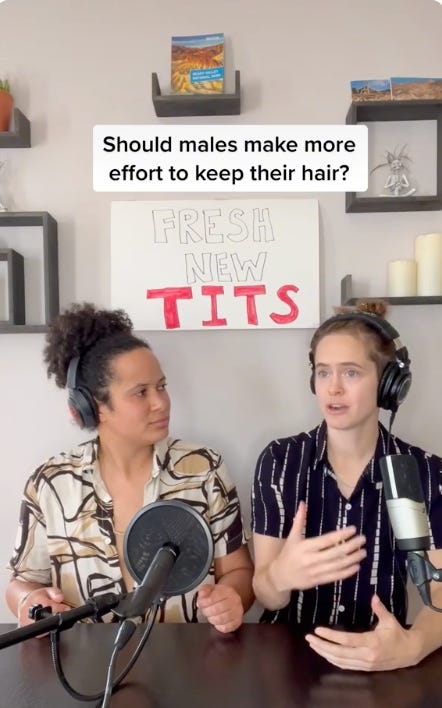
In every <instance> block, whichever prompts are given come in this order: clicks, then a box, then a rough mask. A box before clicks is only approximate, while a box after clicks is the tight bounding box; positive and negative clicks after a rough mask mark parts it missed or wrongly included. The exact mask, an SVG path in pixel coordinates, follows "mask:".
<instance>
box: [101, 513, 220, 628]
mask: <svg viewBox="0 0 442 708" xmlns="http://www.w3.org/2000/svg"><path fill="white" fill-rule="evenodd" d="M123 551H124V560H125V563H126V566H127V568H128V570H129V572H130V574H131V575H132V577H133V578H134V580H135V581H136V582H137V583H138V587H137V588H136V589H135V591H134V592H132V593H130V594H129V595H126V596H125V597H124V598H123V599H122V601H121V602H120V603H119V604H118V605H117V607H116V608H115V609H114V610H113V612H114V614H116V615H117V616H118V617H120V618H125V617H138V616H143V615H145V614H146V612H147V610H148V609H149V608H150V607H151V606H152V605H154V604H157V603H158V602H160V601H161V600H163V599H165V598H167V597H172V596H173V595H181V594H185V593H187V592H189V591H190V590H193V588H195V587H196V586H197V585H198V584H199V583H200V582H201V581H202V580H204V578H205V577H206V575H207V573H208V572H209V569H210V566H211V565H212V560H213V538H212V534H211V531H210V528H209V526H208V524H207V522H206V521H205V520H204V519H203V517H202V516H201V515H200V514H199V513H198V512H197V511H196V510H195V509H194V508H193V507H192V506H190V505H189V504H186V503H185V502H181V501H175V500H174V501H158V502H154V503H153V504H148V505H147V506H145V507H144V508H143V509H141V510H140V511H139V512H138V514H136V515H135V516H134V518H133V519H132V521H131V522H130V524H129V526H128V528H127V531H126V533H125V537H124V544H123Z"/></svg>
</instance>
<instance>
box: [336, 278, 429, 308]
mask: <svg viewBox="0 0 442 708" xmlns="http://www.w3.org/2000/svg"><path fill="white" fill-rule="evenodd" d="M360 300H363V301H364V302H373V301H375V300H385V302H389V303H390V305H442V295H416V296H413V297H383V296H378V297H364V296H363V295H362V296H359V297H355V296H354V295H353V292H352V277H351V275H346V276H345V277H344V278H342V280H341V305H356V303H357V302H359V301H360Z"/></svg>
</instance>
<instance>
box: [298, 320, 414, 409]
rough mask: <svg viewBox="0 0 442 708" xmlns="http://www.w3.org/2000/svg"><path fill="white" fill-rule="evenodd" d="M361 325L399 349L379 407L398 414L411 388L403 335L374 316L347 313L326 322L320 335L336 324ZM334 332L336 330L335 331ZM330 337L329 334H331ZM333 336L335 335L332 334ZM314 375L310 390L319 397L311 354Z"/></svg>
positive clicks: (380, 388)
mask: <svg viewBox="0 0 442 708" xmlns="http://www.w3.org/2000/svg"><path fill="white" fill-rule="evenodd" d="M352 321H353V322H361V323H363V324H365V325H367V327H368V328H370V329H372V330H374V331H375V332H377V333H378V334H379V336H380V337H381V338H382V339H383V341H384V342H386V343H389V342H392V343H393V344H394V347H395V359H394V360H393V361H390V362H388V363H387V364H386V366H385V368H384V370H383V372H382V374H381V377H380V379H379V385H378V406H379V407H380V408H385V409H386V410H390V411H393V412H396V411H397V409H398V407H399V405H400V404H401V403H402V401H403V400H404V398H405V396H406V395H407V393H408V391H409V389H410V386H411V372H410V363H411V362H410V357H409V355H408V350H407V348H406V347H405V346H404V345H403V344H402V342H401V340H400V336H399V332H398V331H397V330H396V329H395V328H394V327H393V325H392V324H390V322H388V321H387V320H384V319H383V318H382V317H379V315H376V314H374V313H371V312H343V313H341V314H338V315H334V316H333V317H330V318H329V319H328V320H325V322H323V323H322V324H321V325H320V326H319V327H318V329H317V330H316V332H317V333H320V332H321V331H323V330H324V329H326V328H328V326H329V325H331V324H333V323H335V322H352ZM332 331H333V330H332ZM327 334H328V332H327ZM330 334H331V332H330ZM309 360H310V366H311V367H312V374H311V378H310V388H311V390H312V392H313V393H315V360H314V355H313V351H312V350H310V352H309Z"/></svg>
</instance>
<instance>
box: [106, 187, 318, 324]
mask: <svg viewBox="0 0 442 708" xmlns="http://www.w3.org/2000/svg"><path fill="white" fill-rule="evenodd" d="M111 297H112V307H114V308H122V309H124V310H126V312H127V313H128V314H129V315H130V317H131V318H132V320H133V323H134V327H135V329H138V330H165V329H175V330H176V329H191V330H194V329H269V328H293V327H304V328H307V327H309V328H310V327H311V328H314V327H317V326H318V323H319V222H318V202H317V200H313V199H259V200H256V199H255V200H249V199H229V200H227V199H226V200H222V199H217V200H197V201H194V200H189V201H187V200H186V201H184V200H183V201H173V202H172V201H129V202H127V201H118V202H113V203H112V206H111Z"/></svg>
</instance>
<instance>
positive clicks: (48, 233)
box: [0, 211, 59, 334]
mask: <svg viewBox="0 0 442 708" xmlns="http://www.w3.org/2000/svg"><path fill="white" fill-rule="evenodd" d="M3 226H5V227H6V226H8V227H11V226H41V227H42V229H43V289H44V310H45V321H44V323H42V324H29V325H28V324H11V323H2V322H0V334H5V333H9V332H14V333H17V334H19V333H29V332H31V333H32V332H45V331H46V330H47V325H48V324H49V322H50V321H51V320H52V319H53V318H54V317H56V315H58V313H59V287H58V236H57V222H56V221H55V219H54V217H53V216H51V214H49V213H48V212H47V211H23V212H20V211H5V212H0V228H1V227H3ZM9 284H10V283H9ZM10 302H11V300H10ZM23 321H25V319H24V318H23Z"/></svg>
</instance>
